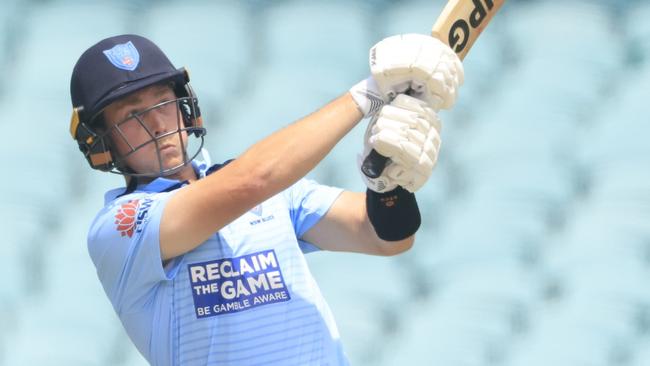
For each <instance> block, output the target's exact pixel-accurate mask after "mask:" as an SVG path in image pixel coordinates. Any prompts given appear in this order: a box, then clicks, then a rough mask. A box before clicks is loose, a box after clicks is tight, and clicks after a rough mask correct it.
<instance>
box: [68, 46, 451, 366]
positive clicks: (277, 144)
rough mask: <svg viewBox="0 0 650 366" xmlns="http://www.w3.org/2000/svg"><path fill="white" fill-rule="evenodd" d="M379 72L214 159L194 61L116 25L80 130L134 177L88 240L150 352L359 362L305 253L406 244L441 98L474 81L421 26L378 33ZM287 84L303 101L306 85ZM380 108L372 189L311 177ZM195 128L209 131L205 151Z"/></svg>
mask: <svg viewBox="0 0 650 366" xmlns="http://www.w3.org/2000/svg"><path fill="white" fill-rule="evenodd" d="M214 67H219V65H218V62H217V63H215V65H214ZM370 74H371V76H370V77H369V78H367V79H366V80H363V81H361V82H360V83H358V84H356V85H354V86H353V87H352V88H351V89H350V90H349V91H348V92H346V93H344V94H342V95H341V96H340V97H338V98H336V99H335V100H333V101H332V102H330V103H328V104H326V105H324V106H323V107H322V108H321V109H319V110H317V111H315V112H313V113H312V114H310V115H308V116H306V117H304V118H302V119H300V120H298V121H296V122H294V123H291V124H289V125H288V126H287V127H284V128H283V129H281V130H279V131H277V132H275V133H273V134H272V135H270V136H269V137H267V138H265V139H263V140H261V141H259V142H258V143H256V144H254V145H253V146H251V147H250V148H249V149H248V150H246V151H245V152H244V153H243V154H241V155H240V156H238V157H236V158H235V159H233V160H229V161H226V162H225V163H223V164H215V165H212V164H211V163H210V161H209V157H208V156H207V154H205V153H204V149H203V148H202V145H203V144H202V141H203V138H204V136H205V134H206V129H205V127H203V123H202V119H201V111H200V108H199V101H198V98H197V95H195V93H194V92H193V90H192V88H191V87H190V83H189V76H188V73H187V72H186V70H185V69H184V68H176V67H174V66H173V65H172V63H171V62H170V61H169V59H168V58H167V57H166V56H165V54H164V53H163V52H162V51H161V50H160V49H159V48H158V47H157V46H156V45H155V44H154V43H153V42H151V41H150V40H148V39H146V38H144V37H141V36H137V35H118V36H114V37H110V38H107V39H104V40H101V41H100V42H98V43H97V44H95V45H93V46H92V47H90V48H89V49H87V50H86V51H85V52H84V53H83V54H82V55H81V57H80V58H79V60H78V61H77V63H76V65H75V66H74V69H73V72H72V78H71V84H70V93H71V99H72V107H73V113H72V119H71V126H70V132H71V134H72V136H73V138H74V139H75V140H76V142H77V143H78V146H79V149H80V150H81V151H82V153H83V154H84V156H85V157H86V159H87V161H88V163H89V164H90V166H91V168H93V169H98V170H101V171H109V172H113V173H117V174H121V175H123V176H124V178H125V187H122V188H117V189H114V190H110V191H108V192H107V193H106V195H105V205H104V208H103V209H101V210H100V212H99V213H98V214H97V216H96V217H95V219H94V221H93V222H92V224H91V227H90V229H89V232H88V251H89V253H90V257H91V258H92V261H93V263H94V265H95V267H96V269H97V275H98V277H99V280H100V281H101V284H102V286H103V288H104V291H105V293H106V295H107V296H108V298H109V300H110V302H111V304H112V305H113V308H114V310H115V312H116V313H117V315H118V316H119V318H120V320H121V322H122V325H123V326H124V328H125V330H126V332H127V334H128V335H129V337H130V339H131V340H132V342H133V343H134V344H135V346H136V347H137V348H138V350H139V351H140V353H142V355H143V356H144V357H145V358H146V359H147V361H148V362H149V363H151V364H152V365H165V366H167V365H347V364H348V361H347V358H346V356H345V353H344V351H343V347H342V345H341V341H340V337H339V333H338V330H337V327H336V324H335V322H334V319H333V316H332V313H331V311H330V309H329V307H328V305H327V303H326V302H325V299H324V298H323V296H322V295H321V293H320V290H319V288H318V286H317V285H316V282H315V280H314V278H313V277H312V275H311V273H310V271H309V268H308V267H307V263H306V260H305V254H306V253H309V252H312V251H317V250H330V251H345V252H357V253H367V254H372V255H383V256H390V255H396V254H399V253H402V252H404V251H405V250H407V249H409V248H410V247H411V246H412V245H413V242H414V234H415V232H416V231H417V229H418V227H419V225H420V213H419V211H418V206H417V203H416V200H415V195H414V192H415V191H417V190H418V189H419V188H420V187H422V185H423V184H424V183H425V182H426V181H427V179H428V177H429V176H430V175H431V172H432V169H433V168H434V166H435V164H436V161H437V159H438V152H439V149H440V128H441V124H440V121H439V118H438V115H437V113H436V110H438V109H439V108H450V107H451V106H452V105H453V104H454V101H455V99H456V95H457V92H458V88H459V86H460V85H461V84H462V82H463V69H462V65H461V63H460V60H459V59H458V57H457V56H456V54H455V53H454V52H453V51H452V50H451V49H450V48H449V47H448V46H446V45H444V44H443V43H442V42H440V41H438V40H437V39H435V38H432V37H429V36H424V35H416V34H410V35H403V36H395V37H390V38H387V39H385V40H382V41H381V42H379V43H378V44H376V45H375V46H374V47H373V48H372V49H371V51H370ZM215 82H217V81H215ZM223 87H227V86H223ZM297 92H299V91H297ZM275 97H276V98H278V99H279V100H280V102H281V103H292V96H291V95H282V96H275ZM251 108H255V106H251ZM364 118H370V123H369V125H368V127H367V130H366V134H365V137H364V141H363V150H362V151H363V153H362V154H361V156H359V157H352V156H351V157H350V158H351V159H354V158H357V159H358V160H359V161H362V160H363V159H364V158H365V157H366V156H367V155H368V154H369V153H370V151H372V150H373V149H374V150H376V151H377V152H378V153H379V154H381V155H383V156H385V157H388V158H390V160H389V163H388V164H387V165H386V168H385V169H384V170H383V173H382V175H381V176H379V177H377V178H368V177H365V176H363V175H362V179H364V181H365V183H366V184H367V186H368V189H367V191H366V192H365V193H353V192H349V191H345V190H343V189H340V188H335V187H329V186H325V185H320V184H318V183H316V182H314V181H311V180H308V179H305V178H304V176H305V175H306V174H307V173H308V172H309V171H310V170H312V169H313V168H314V167H315V166H316V165H317V164H318V163H319V162H320V161H321V160H322V159H323V158H324V157H325V156H326V155H327V154H328V152H329V151H330V150H331V149H332V148H333V147H334V146H335V145H336V144H337V143H338V142H339V140H341V138H342V137H343V136H345V134H347V133H348V132H349V131H350V130H351V129H352V128H354V127H355V126H356V125H357V124H358V123H359V122H360V121H361V120H362V119H364ZM241 127H242V128H254V127H252V126H241ZM218 137H219V138H227V136H223V137H222V136H218ZM190 139H198V140H195V141H200V143H197V144H195V145H197V146H198V147H197V148H196V149H192V150H196V151H190V149H189V147H188V146H189V145H190V144H189V142H190ZM360 150H361V149H360ZM332 270H333V271H335V270H336V268H332Z"/></svg>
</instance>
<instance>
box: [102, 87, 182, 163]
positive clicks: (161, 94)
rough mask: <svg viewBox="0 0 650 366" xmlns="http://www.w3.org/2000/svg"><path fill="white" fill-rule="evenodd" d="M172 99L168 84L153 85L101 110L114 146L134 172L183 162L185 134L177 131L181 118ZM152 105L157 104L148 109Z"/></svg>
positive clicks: (180, 126)
mask: <svg viewBox="0 0 650 366" xmlns="http://www.w3.org/2000/svg"><path fill="white" fill-rule="evenodd" d="M175 99H176V95H175V94H174V91H173V90H172V89H171V86H169V85H153V86H150V87H148V88H145V89H142V90H140V91H138V92H136V93H134V94H131V95H129V96H128V97H126V98H124V99H121V100H119V101H116V102H114V103H112V104H110V105H109V106H108V107H106V109H104V119H105V120H106V124H107V126H106V127H107V128H109V129H110V138H111V141H112V143H113V148H114V149H115V150H117V151H116V152H117V154H118V155H119V156H120V157H125V158H124V160H125V162H126V165H128V166H129V167H130V168H131V169H133V170H134V171H135V172H136V173H145V174H150V173H152V172H159V171H164V170H166V169H171V168H174V167H176V166H180V165H182V164H183V161H184V150H183V147H186V146H187V133H186V132H185V131H181V132H180V133H179V132H178V131H179V129H181V128H183V122H182V121H183V119H182V116H181V114H180V110H179V108H178V107H177V104H176V102H174V100H175ZM165 102H168V103H165ZM155 105H160V106H158V107H156V108H152V109H150V110H148V109H149V108H151V107H153V106H155ZM154 137H155V138H157V139H155V140H154ZM181 139H182V143H181ZM155 141H156V142H155ZM156 145H157V146H156ZM136 149H137V150H136ZM133 150H136V151H133ZM157 150H158V151H160V159H159V156H158V153H157ZM161 164H162V166H161Z"/></svg>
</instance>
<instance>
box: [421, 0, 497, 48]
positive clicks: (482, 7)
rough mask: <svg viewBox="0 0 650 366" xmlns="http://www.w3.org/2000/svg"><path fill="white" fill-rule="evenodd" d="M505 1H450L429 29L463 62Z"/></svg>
mask: <svg viewBox="0 0 650 366" xmlns="http://www.w3.org/2000/svg"><path fill="white" fill-rule="evenodd" d="M504 2H505V0H471V1H470V0H450V1H449V2H447V5H445V8H444V9H443V10H442V13H441V14H440V16H439V17H438V20H436V22H435V24H434V25H433V28H432V29H431V36H433V37H436V38H438V39H439V40H441V41H443V42H444V43H446V44H447V45H448V46H449V47H451V49H453V50H454V52H456V54H457V55H458V57H459V58H460V59H461V60H463V59H465V55H467V52H469V50H470V48H472V46H473V45H474V42H476V39H478V37H479V36H480V35H481V33H482V32H483V30H484V29H485V27H487V25H488V23H490V21H491V20H492V18H493V17H494V14H496V12H497V11H498V10H499V9H500V8H501V6H502V5H503V3H504Z"/></svg>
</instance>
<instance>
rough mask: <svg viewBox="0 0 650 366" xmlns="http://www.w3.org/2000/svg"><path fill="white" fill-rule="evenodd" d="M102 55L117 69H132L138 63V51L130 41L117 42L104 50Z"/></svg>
mask: <svg viewBox="0 0 650 366" xmlns="http://www.w3.org/2000/svg"><path fill="white" fill-rule="evenodd" d="M104 55H106V57H107V58H108V61H110V62H111V63H112V64H113V66H115V67H117V68H118V69H122V70H127V71H133V70H135V68H136V67H138V64H139V63H140V53H138V50H137V49H136V48H135V46H134V45H133V43H131V41H128V42H126V43H122V44H118V45H115V46H113V48H111V49H108V50H105V51H104Z"/></svg>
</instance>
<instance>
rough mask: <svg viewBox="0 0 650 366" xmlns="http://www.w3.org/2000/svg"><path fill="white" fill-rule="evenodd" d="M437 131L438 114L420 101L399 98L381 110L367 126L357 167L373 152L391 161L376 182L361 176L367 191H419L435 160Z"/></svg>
mask: <svg viewBox="0 0 650 366" xmlns="http://www.w3.org/2000/svg"><path fill="white" fill-rule="evenodd" d="M440 130H441V123H440V119H439V118H438V115H437V113H436V112H435V111H434V110H433V109H432V108H431V107H429V106H428V105H427V103H425V102H423V101H421V100H418V99H416V98H413V97H410V96H408V95H404V94H400V95H398V96H397V97H396V98H395V99H394V100H393V102H391V103H390V104H389V105H386V106H384V107H383V108H382V109H381V110H380V111H379V113H377V114H376V115H375V116H374V117H373V119H372V120H371V121H370V123H369V124H368V128H367V129H366V133H365V136H364V151H363V154H362V155H361V156H359V159H358V164H359V168H361V164H362V163H363V160H364V159H365V157H366V156H368V154H370V151H371V150H372V149H375V150H377V152H378V153H379V154H381V155H383V156H386V157H388V158H390V160H389V161H388V163H387V164H386V167H385V169H384V171H383V173H382V175H381V176H379V177H377V178H368V177H367V176H366V175H365V174H363V173H361V176H362V177H363V180H364V182H365V183H366V185H367V186H368V188H370V189H371V190H373V191H375V192H379V193H383V192H388V191H391V190H393V189H395V188H396V187H397V186H401V187H402V188H404V189H406V190H408V191H409V192H415V191H417V190H419V189H420V188H421V187H422V186H423V185H424V183H425V182H426V181H427V179H429V176H431V172H432V171H433V168H434V167H435V165H436V162H437V160H438V152H439V151H440V144H441V139H440Z"/></svg>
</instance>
